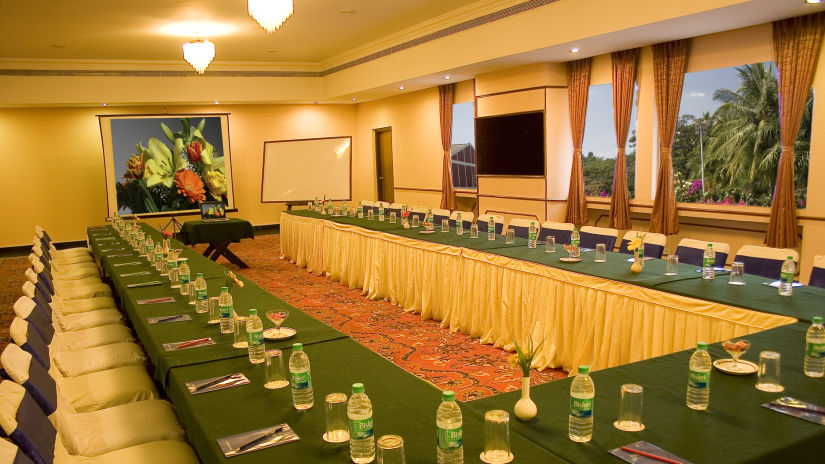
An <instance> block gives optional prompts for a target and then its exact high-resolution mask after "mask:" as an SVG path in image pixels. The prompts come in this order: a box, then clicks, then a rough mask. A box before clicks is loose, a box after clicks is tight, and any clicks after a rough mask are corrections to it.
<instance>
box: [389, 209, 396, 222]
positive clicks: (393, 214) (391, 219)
mask: <svg viewBox="0 0 825 464" xmlns="http://www.w3.org/2000/svg"><path fill="white" fill-rule="evenodd" d="M390 224H395V211H390Z"/></svg>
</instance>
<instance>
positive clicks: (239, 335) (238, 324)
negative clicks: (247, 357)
mask: <svg viewBox="0 0 825 464" xmlns="http://www.w3.org/2000/svg"><path fill="white" fill-rule="evenodd" d="M232 346H233V347H234V348H247V347H248V346H249V340H247V338H246V318H245V317H243V316H235V343H233V344H232Z"/></svg>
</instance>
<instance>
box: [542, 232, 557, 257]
mask: <svg viewBox="0 0 825 464" xmlns="http://www.w3.org/2000/svg"><path fill="white" fill-rule="evenodd" d="M544 251H545V253H555V252H556V237H555V236H554V235H548V236H547V238H546V239H545V242H544Z"/></svg>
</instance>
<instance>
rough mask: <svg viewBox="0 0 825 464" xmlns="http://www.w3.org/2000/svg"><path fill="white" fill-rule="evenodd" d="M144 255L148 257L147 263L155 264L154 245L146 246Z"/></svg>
mask: <svg viewBox="0 0 825 464" xmlns="http://www.w3.org/2000/svg"><path fill="white" fill-rule="evenodd" d="M146 257H147V258H148V259H149V265H150V266H154V265H155V247H154V245H147V246H146Z"/></svg>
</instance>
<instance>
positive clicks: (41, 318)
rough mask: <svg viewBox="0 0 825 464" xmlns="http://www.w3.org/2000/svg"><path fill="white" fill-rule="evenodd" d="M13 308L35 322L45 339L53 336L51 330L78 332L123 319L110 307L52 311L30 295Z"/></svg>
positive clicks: (32, 322)
mask: <svg viewBox="0 0 825 464" xmlns="http://www.w3.org/2000/svg"><path fill="white" fill-rule="evenodd" d="M13 308H14V313H15V314H16V315H17V316H18V317H20V318H21V319H25V320H26V322H28V323H30V324H33V325H34V326H35V327H36V328H37V330H38V331H40V334H41V335H43V339H44V340H48V339H49V337H50V336H52V335H50V334H49V332H50V333H51V334H54V333H55V332H76V331H79V330H84V329H90V328H92V327H101V326H108V325H112V324H120V322H121V320H122V319H123V314H121V312H120V311H118V310H116V309H110V308H101V309H97V310H94V311H88V312H82V313H73V314H65V315H64V314H60V313H56V312H52V311H51V309H50V307H49V305H45V306H44V305H41V304H40V303H38V302H37V301H36V300H34V299H32V298H30V297H28V296H21V297H20V298H18V299H17V301H15V303H14V306H13ZM123 341H126V340H123Z"/></svg>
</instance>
